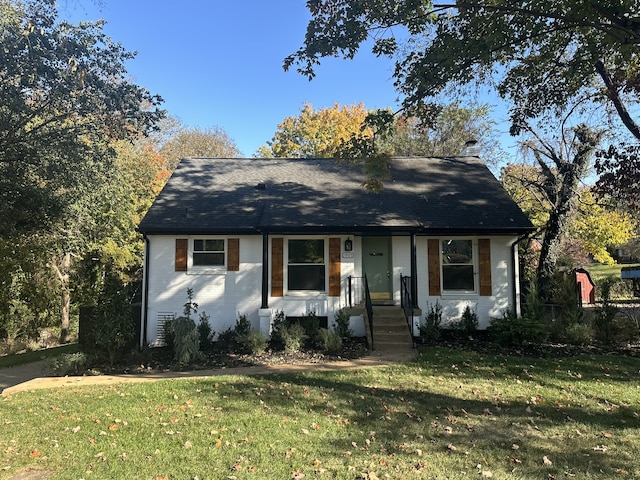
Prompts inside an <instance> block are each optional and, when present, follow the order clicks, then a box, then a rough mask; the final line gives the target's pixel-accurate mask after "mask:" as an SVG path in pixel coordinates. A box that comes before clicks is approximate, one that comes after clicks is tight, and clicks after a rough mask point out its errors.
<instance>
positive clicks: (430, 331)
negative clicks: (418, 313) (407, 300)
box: [418, 301, 442, 343]
mask: <svg viewBox="0 0 640 480" xmlns="http://www.w3.org/2000/svg"><path fill="white" fill-rule="evenodd" d="M418 329H419V332H420V339H421V341H422V342H423V343H424V342H435V341H437V340H439V339H440V335H441V333H442V306H441V305H440V304H439V303H438V302H437V301H436V303H435V304H432V305H431V306H430V307H429V312H428V313H427V315H426V316H425V318H424V322H422V323H421V324H420V326H419V327H418Z"/></svg>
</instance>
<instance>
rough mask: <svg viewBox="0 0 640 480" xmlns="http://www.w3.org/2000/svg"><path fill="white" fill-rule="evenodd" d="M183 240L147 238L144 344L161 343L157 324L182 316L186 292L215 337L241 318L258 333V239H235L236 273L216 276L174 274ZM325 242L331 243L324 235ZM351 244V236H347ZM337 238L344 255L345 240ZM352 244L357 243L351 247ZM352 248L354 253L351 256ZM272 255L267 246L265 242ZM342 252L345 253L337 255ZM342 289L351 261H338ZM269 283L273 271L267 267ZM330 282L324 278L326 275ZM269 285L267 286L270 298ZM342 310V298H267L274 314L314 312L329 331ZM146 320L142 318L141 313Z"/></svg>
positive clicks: (326, 296)
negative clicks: (237, 249) (237, 245)
mask: <svg viewBox="0 0 640 480" xmlns="http://www.w3.org/2000/svg"><path fill="white" fill-rule="evenodd" d="M176 238H186V236H168V235H166V236H165V235H149V236H148V239H149V252H148V255H149V271H148V272H145V275H148V276H149V280H148V305H145V306H143V308H146V315H147V338H146V343H149V344H152V345H153V344H159V343H161V337H162V332H160V331H159V330H160V328H161V326H159V325H158V319H159V318H163V316H164V315H166V314H167V313H171V312H173V313H174V314H175V315H176V316H180V315H182V311H183V308H184V307H183V306H184V304H185V303H186V301H187V289H188V288H190V289H192V290H193V301H194V302H195V303H197V304H198V313H199V314H200V313H205V314H206V315H208V316H209V317H210V319H209V323H210V325H211V328H212V329H213V330H214V331H215V332H217V333H219V332H221V331H223V330H225V329H227V328H228V327H233V326H234V325H235V322H236V319H237V318H238V316H239V315H246V316H247V318H248V319H249V320H250V321H251V324H252V326H253V328H255V329H259V328H260V318H259V315H258V313H259V310H260V307H261V303H262V236H259V235H253V236H238V235H235V236H234V235H231V236H229V238H239V239H240V270H239V271H237V272H228V271H220V272H218V273H199V272H196V271H195V269H193V268H191V263H190V262H191V260H189V268H188V271H187V272H176V271H175V264H174V260H175V240H176ZM323 238H327V239H328V238H329V237H328V236H326V237H323ZM351 238H352V240H353V237H351ZM346 239H347V237H346V236H344V237H341V244H342V250H343V249H344V240H346ZM354 243H355V242H354ZM355 250H356V248H354V251H355ZM269 252H271V243H269ZM341 253H344V251H341ZM341 260H342V263H341V270H340V273H341V280H342V281H341V284H342V285H343V291H344V290H346V288H344V285H346V282H347V277H348V276H349V275H353V274H354V273H353V272H354V261H355V255H354V256H353V257H348V258H345V256H344V255H343V256H342V259H341ZM268 277H269V281H271V268H269V275H268ZM327 278H328V276H327ZM270 293H271V285H270V284H269V294H270ZM345 305H346V298H345V297H344V296H341V297H329V296H328V295H327V294H314V295H300V294H296V295H286V294H285V296H284V297H271V296H269V308H270V309H271V311H272V312H276V311H277V310H282V311H284V312H285V314H286V315H289V316H302V315H305V314H307V313H309V312H315V313H316V315H318V316H327V317H328V323H329V326H330V327H331V325H332V324H333V315H334V313H335V312H336V311H337V310H339V309H340V308H342V307H344V306H345ZM143 315H144V313H143Z"/></svg>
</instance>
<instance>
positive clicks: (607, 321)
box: [593, 277, 619, 343]
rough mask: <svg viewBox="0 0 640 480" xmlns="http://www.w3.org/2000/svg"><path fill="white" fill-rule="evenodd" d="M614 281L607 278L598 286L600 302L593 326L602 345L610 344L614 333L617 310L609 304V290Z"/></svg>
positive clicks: (612, 278)
mask: <svg viewBox="0 0 640 480" xmlns="http://www.w3.org/2000/svg"><path fill="white" fill-rule="evenodd" d="M616 281H617V279H616V278H615V277H607V278H605V279H604V280H602V281H601V282H600V284H599V287H600V297H601V299H602V300H601V301H600V304H599V305H598V306H597V307H596V309H595V311H594V318H593V325H594V327H595V329H596V331H597V332H598V336H599V338H601V339H602V341H603V342H604V343H611V341H612V340H613V337H614V333H615V332H614V319H615V317H616V315H617V314H618V311H619V309H618V307H616V306H615V305H614V304H613V303H612V302H611V290H612V288H613V286H614V285H615V283H616Z"/></svg>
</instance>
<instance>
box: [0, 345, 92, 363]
mask: <svg viewBox="0 0 640 480" xmlns="http://www.w3.org/2000/svg"><path fill="white" fill-rule="evenodd" d="M79 351H80V346H79V345H78V344H77V343H70V344H67V345H61V346H58V347H51V348H45V349H42V350H33V351H30V352H25V353H19V354H15V355H5V356H0V369H2V368H7V367H15V366H17V365H24V364H26V363H31V362H37V361H39V360H46V359H48V358H51V357H56V356H58V355H62V354H63V353H76V352H79Z"/></svg>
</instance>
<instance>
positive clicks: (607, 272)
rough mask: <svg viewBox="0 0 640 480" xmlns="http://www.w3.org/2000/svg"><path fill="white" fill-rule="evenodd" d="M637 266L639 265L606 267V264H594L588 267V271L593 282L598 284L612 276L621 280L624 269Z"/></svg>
mask: <svg viewBox="0 0 640 480" xmlns="http://www.w3.org/2000/svg"><path fill="white" fill-rule="evenodd" d="M637 265H638V264H628V265H627V264H624V265H623V264H615V265H604V264H599V263H594V264H591V265H588V266H587V267H586V269H587V270H588V271H589V274H590V275H591V278H592V279H593V281H594V282H597V281H598V280H601V279H603V278H606V277H611V276H613V277H616V278H620V270H621V269H622V267H631V266H637Z"/></svg>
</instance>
